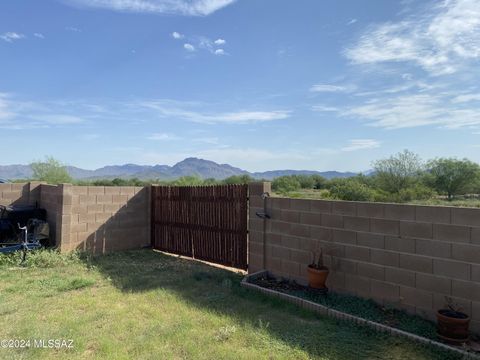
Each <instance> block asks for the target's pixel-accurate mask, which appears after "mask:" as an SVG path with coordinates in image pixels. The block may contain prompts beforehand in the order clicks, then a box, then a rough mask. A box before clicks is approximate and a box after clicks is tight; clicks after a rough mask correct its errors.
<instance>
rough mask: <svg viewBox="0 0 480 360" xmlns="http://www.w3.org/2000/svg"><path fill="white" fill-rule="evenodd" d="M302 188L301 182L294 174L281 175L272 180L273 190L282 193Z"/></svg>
mask: <svg viewBox="0 0 480 360" xmlns="http://www.w3.org/2000/svg"><path fill="white" fill-rule="evenodd" d="M300 188H301V185H300V182H299V181H298V179H297V178H296V177H294V176H280V177H277V178H275V179H274V180H273V181H272V190H273V191H275V192H278V193H281V194H285V193H289V192H291V191H296V190H299V189H300Z"/></svg>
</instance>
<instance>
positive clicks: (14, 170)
mask: <svg viewBox="0 0 480 360" xmlns="http://www.w3.org/2000/svg"><path fill="white" fill-rule="evenodd" d="M67 171H68V172H69V174H70V176H72V178H74V179H77V180H94V179H114V178H125V179H129V178H138V179H141V180H149V179H162V180H173V179H177V178H179V177H182V176H191V175H195V176H199V177H201V178H203V179H206V178H215V179H225V178H227V177H230V176H233V175H250V176H251V177H253V178H255V179H265V180H272V179H274V178H276V177H279V176H284V175H321V176H323V177H325V178H327V179H331V178H335V177H342V178H345V177H350V176H355V175H356V173H353V172H338V171H323V172H320V171H312V170H273V171H265V172H253V173H251V172H248V171H246V170H242V169H240V168H236V167H233V166H231V165H228V164H218V163H216V162H214V161H209V160H203V159H197V158H187V159H185V160H183V161H180V162H179V163H177V164H175V165H173V166H168V165H136V164H125V165H110V166H104V167H102V168H99V169H96V170H85V169H81V168H78V167H74V166H67ZM31 177H32V169H31V167H30V165H0V178H4V179H10V180H15V179H28V178H31Z"/></svg>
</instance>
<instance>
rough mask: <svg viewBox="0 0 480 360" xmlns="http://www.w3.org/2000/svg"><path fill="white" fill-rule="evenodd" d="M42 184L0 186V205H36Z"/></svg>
mask: <svg viewBox="0 0 480 360" xmlns="http://www.w3.org/2000/svg"><path fill="white" fill-rule="evenodd" d="M39 184H40V183H33V182H32V183H14V184H0V205H5V206H6V205H18V206H21V205H35V203H36V202H38V201H39V191H38V186H39Z"/></svg>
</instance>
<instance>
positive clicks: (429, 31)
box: [345, 0, 480, 75]
mask: <svg viewBox="0 0 480 360" xmlns="http://www.w3.org/2000/svg"><path fill="white" fill-rule="evenodd" d="M434 4H435V5H434V6H433V8H431V9H426V10H425V12H424V13H422V14H417V15H415V16H411V17H409V18H407V19H405V20H402V21H397V22H388V23H383V24H380V25H378V26H373V27H371V28H370V29H369V30H368V31H367V32H365V33H364V34H363V35H362V36H361V37H360V39H359V41H358V43H357V44H356V45H354V46H352V47H350V48H348V49H346V51H345V55H346V56H347V58H349V59H350V60H351V61H352V62H354V63H357V64H374V63H380V62H410V63H413V64H415V65H418V66H420V67H422V68H423V69H424V70H425V71H427V72H428V73H430V74H432V75H444V74H451V73H455V72H457V71H459V69H460V68H461V67H462V66H463V65H464V64H465V63H466V62H469V61H473V60H478V59H479V57H480V2H479V1H478V0H445V1H442V2H438V3H434ZM432 14H433V15H432Z"/></svg>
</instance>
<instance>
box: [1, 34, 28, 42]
mask: <svg viewBox="0 0 480 360" xmlns="http://www.w3.org/2000/svg"><path fill="white" fill-rule="evenodd" d="M24 38H25V35H23V34H19V33H16V32H6V33H3V34H2V35H0V39H2V40H3V41H6V42H9V43H11V42H14V41H16V40H20V39H24Z"/></svg>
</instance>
